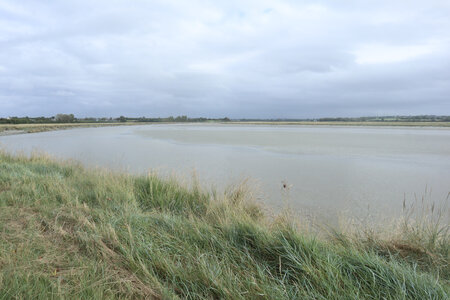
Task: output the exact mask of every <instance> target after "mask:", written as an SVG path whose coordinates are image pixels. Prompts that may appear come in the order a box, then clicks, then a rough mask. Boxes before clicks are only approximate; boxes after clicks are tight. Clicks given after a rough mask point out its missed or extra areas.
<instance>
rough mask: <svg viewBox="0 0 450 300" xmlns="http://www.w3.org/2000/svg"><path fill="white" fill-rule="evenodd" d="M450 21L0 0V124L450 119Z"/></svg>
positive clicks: (324, 4) (422, 8)
mask: <svg viewBox="0 0 450 300" xmlns="http://www.w3.org/2000/svg"><path fill="white" fill-rule="evenodd" d="M449 14H450V5H449V3H448V1H439V0H434V1H426V2H425V1H416V0H411V1H395V2H393V1H356V0H355V1H345V2H342V1H340V2H336V1H325V0H323V1H224V2H223V3H220V2H218V1H209V2H208V1H207V2H204V1H133V2H129V1H106V0H105V1H75V0H72V1H39V2H36V1H31V0H29V1H21V2H20V3H18V2H17V1H3V2H2V3H0V49H1V50H0V116H11V115H30V116H36V115H52V114H56V113H59V112H73V113H75V114H76V115H78V116H110V115H111V116H116V115H120V114H125V115H135V116H142V115H146V116H167V115H176V114H187V115H192V116H208V117H209V116H210V117H222V116H229V117H249V118H258V117H264V118H303V117H319V116H340V115H342V116H346V115H374V114H422V113H427V114H450V100H448V95H450V68H449V67H450V54H449V53H450V39H449V38H448V33H449V32H450V21H449V20H448V15H449ZM377 47H378V48H379V49H381V50H379V51H378V52H377V51H372V52H374V53H372V52H370V49H378V48H377ZM383 49H384V50H383ZM386 49H387V50H386ZM390 49H392V50H390ZM364 51H369V52H368V53H365V52H364ZM383 51H384V52H383ZM403 53H404V55H403ZM372 56H375V57H372Z"/></svg>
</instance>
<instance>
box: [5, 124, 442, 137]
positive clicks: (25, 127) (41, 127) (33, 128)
mask: <svg viewBox="0 0 450 300" xmlns="http://www.w3.org/2000/svg"><path fill="white" fill-rule="evenodd" d="M140 125H141V126H142V125H253V126H310V127H323V126H330V127H358V128H359V127H368V128H381V127H383V128H389V127H391V128H433V129H450V122H309V121H305V122H303V121H301V122H288V121H286V122H283V121H280V122H269V121H260V122H259V121H255V122H253V121H249V122H239V121H236V122H235V121H231V122H152V123H133V122H127V123H58V124H0V136H7V135H16V134H26V133H38V132H46V131H55V130H66V129H73V128H95V127H115V126H140Z"/></svg>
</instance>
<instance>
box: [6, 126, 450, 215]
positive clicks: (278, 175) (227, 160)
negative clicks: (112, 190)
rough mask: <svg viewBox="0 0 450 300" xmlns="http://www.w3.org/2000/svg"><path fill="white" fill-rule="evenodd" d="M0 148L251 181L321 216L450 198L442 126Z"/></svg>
mask: <svg viewBox="0 0 450 300" xmlns="http://www.w3.org/2000/svg"><path fill="white" fill-rule="evenodd" d="M0 145H1V146H0V147H3V148H6V149H9V150H12V151H24V152H26V153H29V152H30V151H33V150H38V151H45V152H47V153H50V154H53V155H56V156H58V157H63V158H75V159H77V160H80V161H82V162H83V163H85V164H87V165H95V166H106V167H111V168H116V169H122V170H128V171H131V172H136V173H141V172H147V171H149V170H150V169H152V170H158V171H159V172H162V173H175V174H177V175H179V176H182V177H184V178H190V177H191V175H192V174H193V172H194V170H195V173H196V174H197V176H198V177H199V179H200V181H201V182H203V183H204V184H205V186H210V185H211V184H214V185H215V186H216V187H217V189H219V190H221V189H224V188H225V187H226V186H227V185H229V184H233V183H236V182H239V181H240V180H242V179H244V178H250V179H251V180H250V182H251V183H252V185H253V188H254V189H255V190H256V191H257V195H258V201H262V202H263V203H265V204H266V205H268V206H271V207H275V208H282V207H286V206H289V207H290V208H292V209H293V210H295V211H302V212H307V213H312V214H316V215H325V216H328V217H330V218H335V217H336V216H337V215H339V214H341V213H346V214H353V215H355V214H356V215H359V216H364V215H365V214H367V212H370V213H373V214H377V213H378V214H383V215H386V216H391V215H395V214H399V213H400V212H401V207H402V201H403V199H404V198H406V200H407V202H413V201H414V197H415V196H414V195H416V197H418V198H420V197H421V196H422V195H423V194H424V191H425V189H426V188H427V189H428V191H430V190H431V195H430V193H429V192H428V195H427V198H428V199H429V200H431V201H435V202H440V201H444V200H445V198H446V196H447V194H448V193H449V192H450V130H449V129H443V128H386V127H373V128H369V127H305V126H259V125H258V126H250V125H245V126H241V125H203V124H202V125H189V124H185V125H144V126H123V127H103V128H82V129H71V130H64V131H53V132H43V133H36V134H22V135H14V136H3V137H0ZM283 185H286V188H283Z"/></svg>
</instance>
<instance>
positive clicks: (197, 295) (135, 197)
mask: <svg viewBox="0 0 450 300" xmlns="http://www.w3.org/2000/svg"><path fill="white" fill-rule="evenodd" d="M408 224H411V223H408ZM408 226H409V225H408ZM408 226H407V227H405V228H407V229H405V230H407V231H406V232H413V231H411V228H410V227H408ZM414 228H416V227H414ZM421 232H422V233H423V234H424V235H426V234H427V233H426V231H421ZM338 236H339V237H340V239H338V238H336V237H338ZM411 240H413V241H417V243H419V244H420V245H421V246H422V242H423V240H421V239H418V238H415V237H412V238H410V237H408V236H405V243H409V242H410V241H411ZM425 240H426V239H425ZM425 240H424V241H425ZM426 241H427V242H426V243H428V242H429V241H428V240H426ZM386 243H388V240H382V239H380V240H374V241H373V244H370V245H369V243H368V242H367V240H364V239H359V240H358V239H353V238H352V237H351V236H350V235H348V236H347V235H344V234H343V233H341V234H339V235H337V234H336V235H334V238H329V239H323V238H319V237H317V236H314V235H311V234H308V233H304V232H302V231H301V230H299V229H298V227H297V226H296V225H295V222H294V220H292V219H290V218H288V217H286V218H277V219H275V221H270V220H269V219H268V218H266V217H265V216H264V213H263V212H262V210H261V208H260V207H259V206H258V205H257V204H256V203H254V202H252V200H251V199H249V196H248V193H246V189H245V185H241V186H237V187H236V188H235V189H231V190H229V191H228V192H227V193H225V194H218V193H207V192H205V191H203V190H202V189H201V188H200V187H199V186H198V185H195V184H194V185H193V186H184V185H181V184H180V183H179V182H177V181H175V180H172V179H161V178H160V177H157V176H155V175H148V176H131V175H128V174H123V173H112V172H109V171H105V170H92V169H85V168H83V167H82V166H80V165H79V164H77V163H73V162H67V161H62V162H58V161H55V160H53V159H51V158H48V157H45V156H33V157H31V158H27V157H22V156H11V155H8V154H6V153H1V154H0V298H2V299H9V298H28V299H48V298H73V299H92V298H150V299H179V298H181V299H185V298H186V299H446V298H447V296H448V292H449V286H448V281H447V280H448V277H447V276H448V273H447V275H446V276H443V275H442V274H443V273H442V272H443V271H442V270H443V269H444V268H445V265H446V264H448V236H447V237H446V238H443V237H442V231H439V232H438V237H436V238H435V239H434V242H433V243H434V244H433V245H439V243H440V244H442V245H443V246H444V248H445V247H447V256H445V255H444V254H445V251H444V252H442V251H443V250H442V249H444V248H442V247H440V246H439V247H436V248H433V247H430V246H429V245H428V246H424V247H426V248H424V249H427V251H429V252H430V255H436V254H437V253H440V254H439V255H441V256H440V260H439V261H437V260H436V261H434V260H432V261H430V262H429V263H430V265H433V266H432V267H430V268H426V267H425V263H424V262H422V261H421V260H420V259H416V258H415V257H414V256H409V254H408V255H397V254H396V253H395V251H394V250H395V249H394V250H392V249H391V248H389V247H388V246H387V245H388V244H386ZM426 243H425V244H426ZM425 244H424V245H425ZM419 265H420V266H422V267H418V266H419ZM438 269H439V270H438Z"/></svg>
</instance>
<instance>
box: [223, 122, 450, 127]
mask: <svg viewBox="0 0 450 300" xmlns="http://www.w3.org/2000/svg"><path fill="white" fill-rule="evenodd" d="M228 124H238V125H245V124H248V125H304V126H374V127H377V126H387V127H450V122H401V121H399V122H390V121H379V122H370V121H369V122H346V121H330V122H328V121H320V122H319V121H316V122H314V121H273V122H272V121H245V122H236V121H231V122H228Z"/></svg>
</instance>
